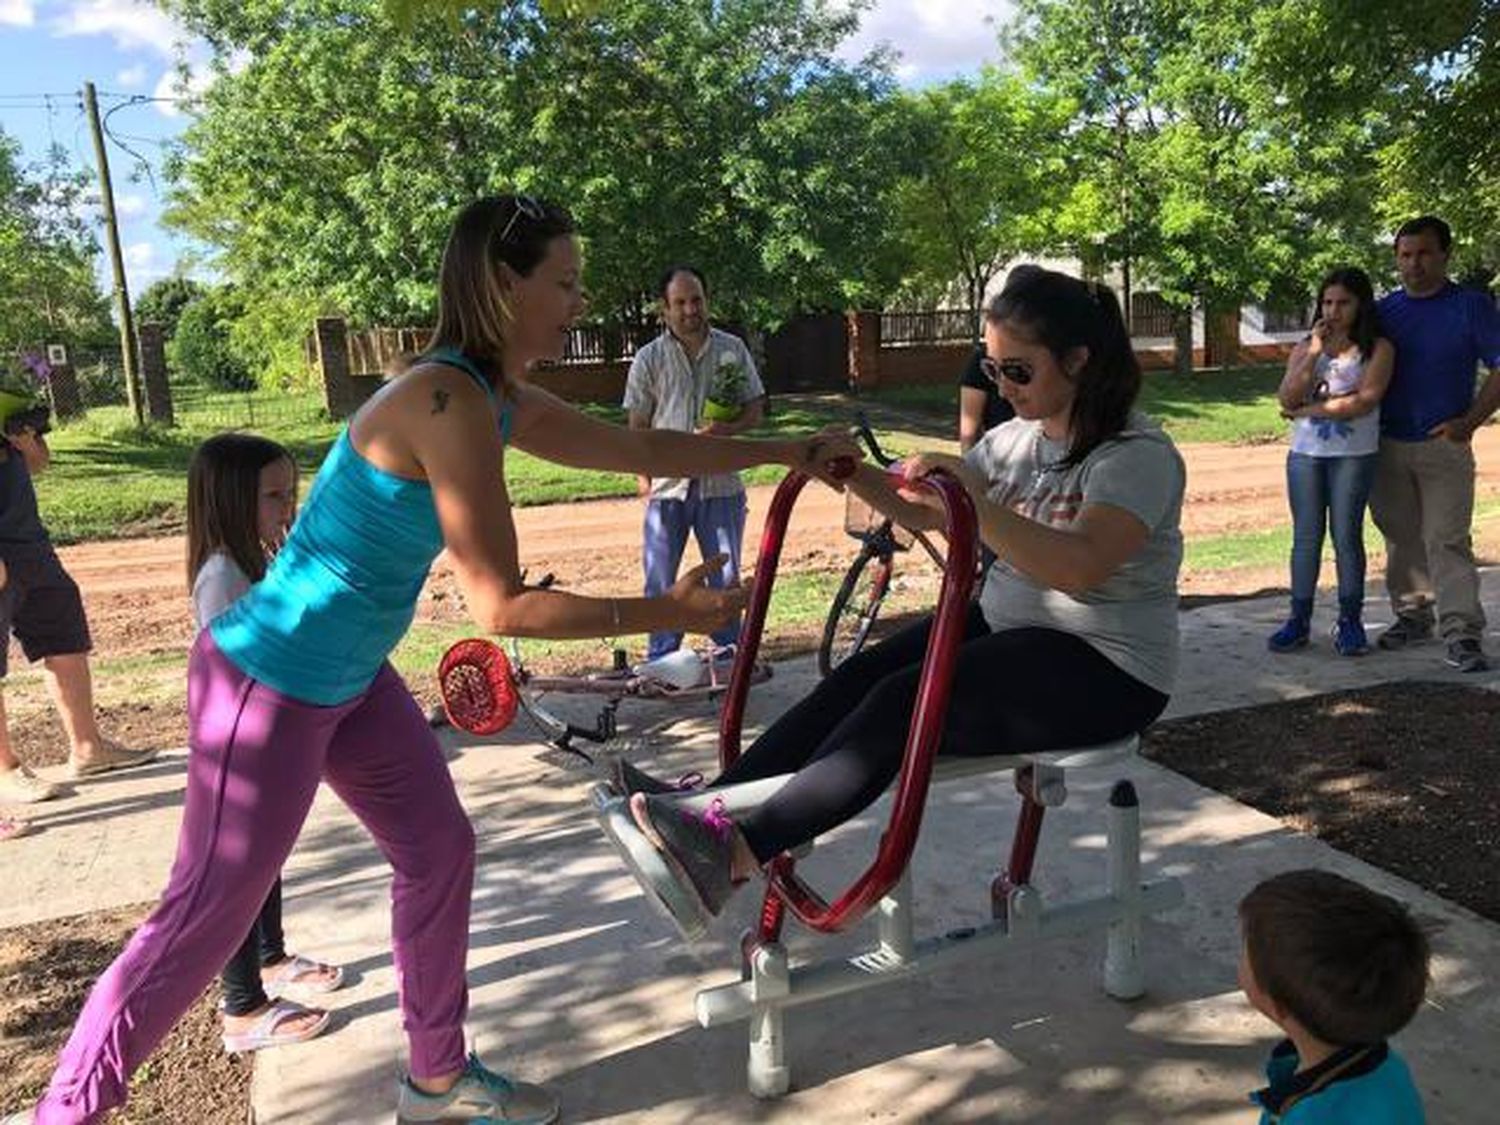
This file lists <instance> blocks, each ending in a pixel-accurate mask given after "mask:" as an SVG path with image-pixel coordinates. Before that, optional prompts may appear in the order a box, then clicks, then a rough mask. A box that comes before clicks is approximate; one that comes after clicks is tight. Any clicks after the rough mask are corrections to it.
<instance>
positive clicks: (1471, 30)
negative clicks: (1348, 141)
mask: <svg viewBox="0 0 1500 1125" xmlns="http://www.w3.org/2000/svg"><path fill="white" fill-rule="evenodd" d="M1420 12H1421V14H1420V18H1413V9H1412V8H1411V6H1410V5H1409V4H1406V3H1404V2H1398V0H1311V2H1310V3H1308V4H1303V5H1299V6H1296V7H1291V6H1276V7H1275V8H1274V9H1273V14H1268V15H1267V16H1265V17H1263V20H1262V24H1263V26H1262V29H1261V30H1262V35H1261V41H1262V42H1263V44H1264V50H1263V51H1262V59H1263V64H1264V66H1265V68H1266V69H1267V70H1268V71H1269V72H1270V73H1271V75H1272V77H1273V79H1274V80H1275V81H1276V82H1278V83H1279V84H1280V85H1281V87H1282V89H1283V90H1284V94H1285V97H1286V99H1287V102H1288V104H1289V106H1290V107H1291V108H1292V110H1293V111H1294V113H1295V115H1296V116H1297V117H1298V118H1300V119H1301V120H1303V121H1305V122H1308V123H1310V124H1311V125H1312V127H1314V128H1316V125H1317V123H1318V122H1320V121H1322V120H1325V119H1327V118H1328V117H1330V116H1333V117H1336V118H1345V117H1348V116H1350V115H1361V116H1363V117H1364V119H1365V120H1367V121H1369V122H1371V123H1372V124H1373V126H1374V127H1373V128H1372V130H1371V134H1370V135H1371V138H1372V140H1373V142H1374V143H1373V146H1372V147H1373V150H1374V152H1375V156H1376V160H1377V162H1378V175H1377V181H1378V182H1377V184H1376V187H1375V190H1374V191H1373V192H1372V193H1371V194H1372V197H1373V198H1372V202H1373V203H1374V205H1375V206H1376V208H1377V213H1378V216H1379V218H1380V220H1381V222H1382V225H1383V226H1384V227H1385V229H1386V230H1387V231H1389V230H1390V229H1393V228H1394V227H1395V226H1397V225H1398V224H1399V223H1400V222H1401V221H1403V220H1404V219H1408V218H1411V217H1412V216H1414V215H1417V214H1422V213H1431V212H1436V213H1438V214H1441V215H1443V216H1444V217H1446V218H1447V219H1448V220H1449V221H1450V222H1451V223H1452V224H1453V226H1454V230H1455V235H1456V236H1457V238H1458V240H1459V244H1460V248H1461V251H1460V252H1461V253H1465V254H1467V256H1468V257H1469V258H1470V264H1487V265H1489V266H1490V267H1491V268H1494V267H1495V266H1497V265H1500V130H1497V129H1496V127H1495V124H1496V113H1497V111H1500V4H1497V3H1495V2H1494V0H1431V2H1430V3H1426V4H1423V5H1422V7H1421V10H1420Z"/></svg>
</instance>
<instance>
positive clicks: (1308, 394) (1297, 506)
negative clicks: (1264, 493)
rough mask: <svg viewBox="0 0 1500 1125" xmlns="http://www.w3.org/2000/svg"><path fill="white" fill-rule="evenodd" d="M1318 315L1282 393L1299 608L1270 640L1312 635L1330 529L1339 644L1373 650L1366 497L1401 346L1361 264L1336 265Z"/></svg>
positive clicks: (1321, 291) (1288, 642)
mask: <svg viewBox="0 0 1500 1125" xmlns="http://www.w3.org/2000/svg"><path fill="white" fill-rule="evenodd" d="M1318 312H1319V319H1318V321H1317V323H1316V324H1314V325H1313V330H1312V334H1311V335H1309V336H1308V338H1307V339H1306V340H1304V341H1302V342H1301V343H1300V344H1298V345H1297V346H1296V347H1295V348H1294V349H1293V350H1292V354H1291V357H1290V358H1289V359H1288V360H1287V365H1286V375H1285V377H1283V379H1282V380H1281V388H1280V390H1279V391H1278V396H1277V397H1278V398H1279V399H1280V401H1281V408H1282V413H1283V414H1284V415H1285V416H1286V417H1287V418H1290V419H1291V420H1292V443H1291V451H1290V452H1289V453H1288V454H1287V464H1286V479H1287V499H1288V501H1289V503H1290V505H1291V510H1292V559H1291V569H1292V612H1291V616H1290V617H1289V618H1288V619H1287V621H1286V623H1285V624H1284V625H1282V626H1281V628H1280V629H1278V630H1276V632H1275V633H1273V634H1271V636H1270V638H1269V640H1268V641H1267V644H1268V646H1269V647H1270V649H1271V651H1272V652H1291V651H1292V650H1294V649H1298V648H1301V647H1303V646H1304V645H1306V644H1307V641H1308V637H1309V635H1310V633H1311V631H1312V610H1313V598H1314V596H1315V595H1316V594H1317V589H1318V570H1319V566H1320V564H1321V562H1322V556H1323V535H1324V532H1325V530H1327V532H1328V533H1329V534H1331V535H1332V537H1333V551H1334V559H1335V561H1336V565H1337V569H1338V591H1339V615H1338V621H1337V623H1336V624H1335V625H1334V628H1333V647H1334V651H1336V652H1337V653H1339V654H1340V655H1341V656H1360V655H1363V654H1364V653H1366V652H1368V651H1369V649H1370V646H1369V642H1368V641H1367V640H1366V638H1365V629H1364V624H1363V622H1362V620H1361V608H1362V607H1363V605H1364V600H1365V544H1364V523H1365V505H1366V502H1367V501H1368V500H1369V496H1370V486H1371V484H1372V483H1373V482H1374V480H1375V461H1376V456H1377V453H1378V451H1379V447H1380V400H1381V398H1382V397H1383V396H1384V394H1385V389H1386V386H1387V385H1388V384H1389V383H1390V378H1391V366H1392V363H1393V361H1394V355H1395V353H1394V351H1393V349H1392V348H1391V344H1390V341H1389V340H1386V339H1384V338H1383V337H1381V336H1380V326H1379V322H1378V314H1377V313H1376V310H1375V294H1374V291H1373V289H1372V288H1371V285H1370V279H1369V277H1367V276H1366V275H1365V272H1364V271H1363V270H1359V269H1354V268H1345V269H1337V270H1334V271H1333V272H1332V273H1330V274H1329V275H1328V276H1327V277H1325V278H1324V279H1323V283H1322V285H1320V286H1319V287H1318Z"/></svg>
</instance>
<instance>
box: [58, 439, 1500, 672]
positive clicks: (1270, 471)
mask: <svg viewBox="0 0 1500 1125" xmlns="http://www.w3.org/2000/svg"><path fill="white" fill-rule="evenodd" d="M1476 450H1477V453H1478V455H1479V461H1480V466H1481V469H1480V482H1481V490H1482V491H1487V492H1500V427H1496V426H1491V427H1487V428H1486V429H1485V430H1483V431H1481V433H1480V435H1479V437H1478V439H1477V440H1476ZM1182 452H1183V455H1184V457H1185V459H1186V461H1187V465H1188V493H1187V504H1186V507H1185V509H1184V513H1183V530H1184V533H1185V534H1186V535H1187V536H1188V537H1189V538H1195V537H1205V536H1215V535H1226V534H1236V533H1245V532H1254V531H1262V530H1265V529H1267V528H1271V527H1275V526H1278V525H1280V524H1283V523H1285V521H1286V519H1287V514H1286V498H1285V476H1284V462H1285V456H1286V452H1285V448H1284V447H1283V446H1281V445H1260V446H1225V445H1186V446H1183V447H1182ZM773 491H774V490H773V489H772V488H771V487H769V486H767V487H761V488H753V489H751V490H750V522H749V526H750V527H751V528H759V527H760V526H761V525H762V524H763V522H764V520H765V512H766V506H767V504H768V503H769V501H770V498H771V495H772V493H773ZM843 519H844V501H843V498H842V497H841V496H838V495H836V494H835V493H833V492H831V491H829V490H828V489H825V488H820V487H816V486H810V487H808V488H807V489H806V490H805V491H804V492H803V494H802V496H801V498H800V499H799V500H798V504H797V508H796V510H795V512H794V514H793V520H792V526H791V527H790V528H789V530H788V535H787V540H786V545H785V548H784V551H783V555H782V567H783V569H785V570H822V569H832V568H838V567H842V565H843V561H844V560H845V559H847V558H848V557H849V555H850V553H851V550H850V540H849V539H848V537H847V536H846V535H845V534H844V532H843ZM640 521H641V509H640V503H639V501H637V500H596V501H589V502H585V503H578V504H570V505H552V506H549V507H544V508H523V509H520V510H518V511H517V512H516V530H517V534H518V537H519V540H520V543H521V550H522V557H521V561H522V563H523V564H524V565H526V566H528V567H530V568H531V570H532V572H533V573H540V572H543V571H548V570H550V571H551V572H553V573H554V574H555V575H557V577H558V579H559V580H560V582H562V583H563V584H565V585H566V586H567V587H568V588H571V589H576V590H583V591H591V590H614V591H619V590H629V589H632V588H634V587H635V585H636V583H637V582H638V575H639V574H640ZM757 545H758V536H755V535H752V536H750V537H749V538H748V541H747V544H746V561H747V563H748V562H750V561H752V560H753V556H754V552H755V550H756V547H757ZM183 550H184V548H183V541H182V538H181V537H180V536H172V537H166V538H154V539H122V540H113V541H109V542H100V543H85V544H80V545H78V546H74V547H67V548H63V549H62V551H61V552H60V553H61V555H62V556H63V559H64V561H65V563H66V564H67V566H68V569H69V570H70V571H71V572H72V574H73V576H74V577H75V578H76V579H77V581H78V583H79V585H80V586H81V587H82V589H83V591H84V596H85V598H86V599H87V601H88V606H89V615H90V620H91V623H92V625H93V628H94V634H95V638H94V639H95V646H96V649H97V650H98V651H99V652H100V653H101V654H109V655H111V656H119V655H126V654H131V653H140V652H151V651H161V650H165V649H173V648H181V647H184V646H186V644H187V642H188V640H189V625H188V606H187V597H186V594H185V593H184V591H183V587H182V567H183ZM1283 569H1284V568H1281V567H1274V568H1261V569H1242V570H1233V571H1217V572H1213V573H1211V574H1203V575H1198V574H1190V575H1185V576H1184V581H1183V592H1184V593H1190V594H1198V595H1212V594H1222V595H1233V594H1241V593H1248V592H1252V591H1254V590H1257V589H1260V588H1262V587H1265V586H1274V585H1280V584H1283V583H1284V582H1285V580H1286V579H1285V574H1284V573H1283ZM453 589H454V582H453V579H452V576H451V574H449V573H448V572H447V571H446V569H445V568H444V567H443V566H442V563H441V560H440V562H439V566H438V568H437V569H436V571H435V572H434V575H433V578H432V581H431V584H430V587H429V590H428V591H427V594H426V596H425V597H424V598H423V601H422V607H421V610H420V616H422V617H424V618H427V619H444V620H451V619H457V618H458V617H460V616H461V615H462V609H461V606H460V604H459V601H458V599H457V598H455V597H453V596H452V593H453Z"/></svg>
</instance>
